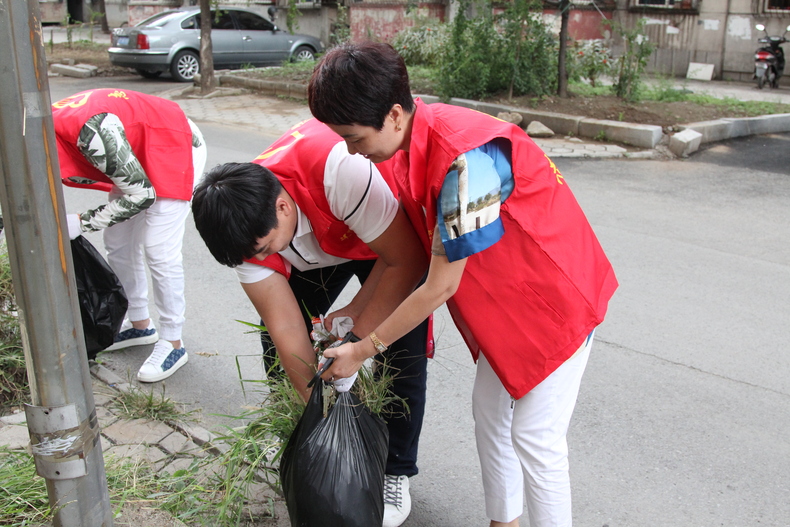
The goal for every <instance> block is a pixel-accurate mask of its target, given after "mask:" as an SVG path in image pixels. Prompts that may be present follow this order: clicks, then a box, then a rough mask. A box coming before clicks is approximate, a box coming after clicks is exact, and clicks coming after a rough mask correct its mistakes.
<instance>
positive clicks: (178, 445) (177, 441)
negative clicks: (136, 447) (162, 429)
mask: <svg viewBox="0 0 790 527" xmlns="http://www.w3.org/2000/svg"><path fill="white" fill-rule="evenodd" d="M188 442H190V441H189V439H187V437H186V436H184V435H183V434H181V433H180V432H173V433H172V434H169V435H168V436H167V437H165V438H164V439H162V440H161V441H159V446H160V447H162V448H164V449H165V450H167V451H168V452H170V453H171V454H177V453H178V452H180V451H181V450H182V449H183V448H184V446H185V445H186V444H187V443H188Z"/></svg>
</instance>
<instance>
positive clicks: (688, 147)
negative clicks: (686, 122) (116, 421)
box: [669, 130, 702, 157]
mask: <svg viewBox="0 0 790 527" xmlns="http://www.w3.org/2000/svg"><path fill="white" fill-rule="evenodd" d="M701 142H702V134H701V133H699V132H697V131H695V130H683V131H682V132H678V133H676V134H674V135H673V136H672V137H670V138H669V150H670V151H671V152H672V153H673V154H675V155H676V156H678V157H687V156H688V155H689V154H692V153H694V152H696V151H697V150H698V149H699V145H700V143H701Z"/></svg>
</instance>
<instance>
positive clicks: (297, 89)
mask: <svg viewBox="0 0 790 527" xmlns="http://www.w3.org/2000/svg"><path fill="white" fill-rule="evenodd" d="M217 79H218V82H219V84H220V85H226V86H235V87H239V88H247V89H251V90H255V91H256V92H259V93H262V94H265V95H273V96H283V97H291V98H297V99H306V98H307V86H306V85H304V84H294V83H287V82H279V81H266V80H261V79H249V78H246V77H241V76H237V75H232V74H227V73H224V72H218V74H217ZM198 82H200V81H199V76H198V77H196V80H195V83H198ZM419 97H420V98H421V99H422V100H423V101H424V102H425V103H427V104H430V103H434V102H439V98H438V97H436V96H433V95H419ZM449 103H450V104H453V105H456V106H462V107H465V108H470V109H473V110H477V111H479V112H483V113H487V114H489V115H493V116H495V117H496V116H497V115H498V114H499V113H500V112H511V113H518V114H520V115H521V116H522V118H523V119H522V123H524V126H527V125H528V124H529V123H530V122H532V121H539V122H541V123H543V124H544V125H546V126H548V127H549V128H550V129H551V130H552V131H554V132H555V133H557V134H562V135H566V136H567V135H570V136H574V137H585V138H588V139H598V138H600V137H601V136H603V137H605V138H606V139H608V140H612V141H616V142H620V143H624V144H627V145H630V146H635V147H641V148H648V149H651V150H652V149H655V148H656V147H657V146H658V145H659V144H661V143H662V142H669V140H670V139H671V138H672V137H673V134H665V133H664V131H663V129H662V128H661V127H660V126H657V125H646V124H635V123H627V122H620V121H605V120H599V119H589V118H586V117H583V116H578V115H565V114H559V113H552V112H539V111H534V110H530V109H526V108H518V107H513V106H507V105H499V104H490V103H485V102H479V101H474V100H469V99H457V98H452V99H450V101H449ZM678 128H679V130H680V131H683V130H688V129H691V130H694V131H696V132H698V133H700V134H702V140H701V141H700V142H699V143H696V141H691V142H685V140H684V139H683V138H682V136H681V138H678V139H677V140H676V141H675V143H676V144H677V143H678V141H681V142H682V147H681V146H678V147H676V148H675V149H674V150H675V151H679V152H682V157H686V156H688V155H689V154H692V153H693V152H695V151H696V150H697V149H698V148H699V145H700V144H705V143H710V142H715V141H724V140H727V139H733V138H737V137H743V136H747V135H760V134H768V133H782V132H790V114H774V115H763V116H758V117H743V118H725V119H719V120H715V121H704V122H697V123H688V124H683V125H679V126H678ZM695 143H696V144H695ZM621 156H622V157H627V158H630V159H644V158H649V157H658V156H657V155H648V154H644V153H642V152H628V153H627V154H621ZM577 157H585V156H583V155H579V156H577Z"/></svg>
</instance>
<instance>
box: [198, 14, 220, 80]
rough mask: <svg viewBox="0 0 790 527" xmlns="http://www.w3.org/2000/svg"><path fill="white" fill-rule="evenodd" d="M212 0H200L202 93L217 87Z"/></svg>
mask: <svg viewBox="0 0 790 527" xmlns="http://www.w3.org/2000/svg"><path fill="white" fill-rule="evenodd" d="M211 22H212V20H211V0H200V93H201V94H202V95H207V94H209V93H211V92H213V91H214V89H215V88H216V87H217V80H216V78H215V77H214V56H213V53H212V49H213V48H212V46H211Z"/></svg>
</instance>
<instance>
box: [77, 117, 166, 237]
mask: <svg viewBox="0 0 790 527" xmlns="http://www.w3.org/2000/svg"><path fill="white" fill-rule="evenodd" d="M77 147H78V148H79V149H80V151H81V152H82V155H84V156H85V158H86V159H87V160H88V161H89V162H90V163H91V164H92V165H93V166H95V167H96V168H97V169H98V170H100V171H101V172H103V173H104V174H106V175H107V177H109V178H110V180H112V182H113V184H115V186H117V187H118V189H120V191H121V192H123V195H122V196H121V197H120V198H118V199H114V200H112V201H110V202H109V203H107V204H106V205H102V206H100V207H98V208H96V209H92V210H89V211H87V212H84V213H82V214H80V218H81V220H82V228H83V230H85V231H98V230H101V229H104V228H107V227H110V226H112V225H115V224H116V223H120V222H122V221H125V220H127V219H129V218H131V217H132V216H134V215H136V214H138V213H139V212H141V211H143V210H145V209H147V208H148V207H150V206H151V205H152V204H153V203H154V201H155V200H156V192H155V191H154V187H153V185H152V184H151V180H149V179H148V176H147V175H146V174H145V171H144V170H143V167H142V165H140V161H139V160H138V159H137V157H135V155H134V152H133V151H132V147H131V145H130V144H129V141H127V140H126V133H125V132H124V128H123V123H121V120H120V119H119V118H118V116H116V115H114V114H111V113H101V114H98V115H94V116H93V117H91V118H90V119H89V120H88V122H87V123H85V125H84V126H83V127H82V130H80V136H79V139H78V140H77Z"/></svg>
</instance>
